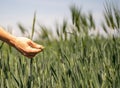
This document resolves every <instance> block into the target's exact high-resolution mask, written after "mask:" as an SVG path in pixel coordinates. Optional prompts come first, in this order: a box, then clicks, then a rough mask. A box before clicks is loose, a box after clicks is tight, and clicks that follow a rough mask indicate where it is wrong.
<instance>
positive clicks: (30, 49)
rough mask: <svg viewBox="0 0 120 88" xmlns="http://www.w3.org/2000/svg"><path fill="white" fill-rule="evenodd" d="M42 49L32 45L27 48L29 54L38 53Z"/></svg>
mask: <svg viewBox="0 0 120 88" xmlns="http://www.w3.org/2000/svg"><path fill="white" fill-rule="evenodd" d="M41 51H42V49H36V48H31V47H28V48H27V52H26V53H27V54H37V53H39V52H41Z"/></svg>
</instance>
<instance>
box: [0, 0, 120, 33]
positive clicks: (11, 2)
mask: <svg viewBox="0 0 120 88" xmlns="http://www.w3.org/2000/svg"><path fill="white" fill-rule="evenodd" d="M110 1H112V0H110ZM113 1H117V2H118V3H119V2H120V0H113ZM104 3H105V0H0V25H1V26H3V27H5V28H8V27H10V28H12V29H13V30H14V33H15V34H16V33H17V31H18V30H19V29H18V27H17V24H18V23H21V24H23V25H24V26H25V27H27V28H31V25H32V20H33V15H34V12H36V18H37V23H39V24H42V25H46V26H48V27H51V28H52V27H53V26H54V25H55V23H56V22H58V23H62V21H63V19H67V20H68V21H69V20H70V17H71V14H70V6H71V5H73V4H75V5H76V6H78V7H79V8H82V11H83V12H85V13H88V12H92V14H93V16H94V19H95V21H96V22H97V23H99V22H100V20H101V19H102V13H103V9H104V6H103V4H104Z"/></svg>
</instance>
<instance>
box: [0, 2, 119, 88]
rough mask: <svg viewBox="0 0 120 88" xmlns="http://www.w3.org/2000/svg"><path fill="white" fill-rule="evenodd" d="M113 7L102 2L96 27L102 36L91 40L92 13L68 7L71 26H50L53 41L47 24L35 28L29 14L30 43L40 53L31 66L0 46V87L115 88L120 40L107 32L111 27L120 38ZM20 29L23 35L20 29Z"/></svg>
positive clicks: (65, 23) (117, 21)
mask: <svg viewBox="0 0 120 88" xmlns="http://www.w3.org/2000/svg"><path fill="white" fill-rule="evenodd" d="M114 7H115V6H111V5H108V4H106V7H105V11H104V17H105V21H104V22H103V23H102V25H101V27H102V28H103V30H104V31H105V33H106V34H107V37H102V36H101V35H99V34H98V35H97V36H94V35H93V36H90V35H89V31H90V29H96V25H95V22H94V19H93V17H92V14H91V13H88V14H85V13H84V12H82V11H81V10H79V9H78V8H77V7H76V6H71V8H70V10H71V21H72V24H69V23H68V22H67V21H66V20H64V21H63V24H62V25H59V24H58V25H55V27H56V35H55V36H56V37H54V36H53V34H52V32H51V31H49V28H47V27H46V26H41V25H39V28H38V29H35V28H34V26H35V18H36V16H34V20H33V28H32V29H33V30H32V34H33V33H34V35H35V34H36V35H37V38H36V39H34V41H36V42H37V43H39V44H42V45H44V47H45V49H44V51H43V52H41V53H40V54H38V55H37V56H36V57H35V58H33V61H32V63H30V59H28V58H26V57H24V56H22V55H21V54H20V53H19V52H18V51H17V50H15V49H14V48H12V47H10V46H8V45H7V44H5V43H2V42H0V88H120V38H119V37H116V35H109V33H108V31H109V30H107V28H108V27H109V28H110V29H112V30H113V29H116V30H117V31H118V35H119V30H120V9H119V8H114ZM19 28H20V29H21V31H22V33H23V35H24V33H25V32H26V30H25V28H24V27H23V26H22V25H20V24H19ZM36 31H37V33H36ZM30 70H32V72H31V71H30ZM30 72H31V73H30ZM30 74H31V75H30Z"/></svg>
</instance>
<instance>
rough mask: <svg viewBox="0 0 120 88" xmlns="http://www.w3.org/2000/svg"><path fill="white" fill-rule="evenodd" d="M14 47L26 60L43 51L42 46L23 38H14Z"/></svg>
mask: <svg viewBox="0 0 120 88" xmlns="http://www.w3.org/2000/svg"><path fill="white" fill-rule="evenodd" d="M14 47H15V48H16V49H17V50H18V51H19V52H21V53H22V54H23V55H24V56H26V57H28V58H32V57H34V56H35V55H36V54H37V53H39V52H41V51H43V49H44V47H43V46H42V45H39V44H36V43H35V42H33V41H32V40H30V39H28V38H25V37H16V40H15V42H14Z"/></svg>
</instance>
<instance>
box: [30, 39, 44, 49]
mask: <svg viewBox="0 0 120 88" xmlns="http://www.w3.org/2000/svg"><path fill="white" fill-rule="evenodd" d="M28 44H29V45H30V46H31V47H32V48H37V49H44V47H43V46H42V45H39V44H37V43H34V42H33V41H30V42H29V43H28Z"/></svg>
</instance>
